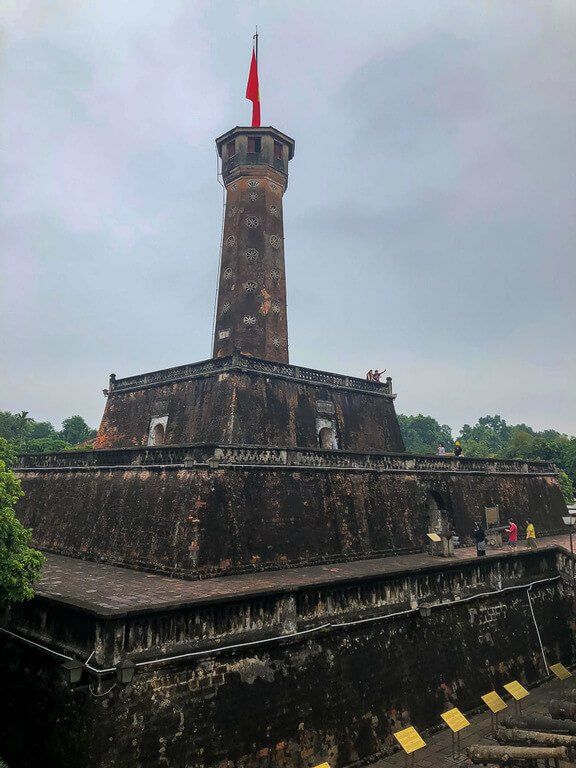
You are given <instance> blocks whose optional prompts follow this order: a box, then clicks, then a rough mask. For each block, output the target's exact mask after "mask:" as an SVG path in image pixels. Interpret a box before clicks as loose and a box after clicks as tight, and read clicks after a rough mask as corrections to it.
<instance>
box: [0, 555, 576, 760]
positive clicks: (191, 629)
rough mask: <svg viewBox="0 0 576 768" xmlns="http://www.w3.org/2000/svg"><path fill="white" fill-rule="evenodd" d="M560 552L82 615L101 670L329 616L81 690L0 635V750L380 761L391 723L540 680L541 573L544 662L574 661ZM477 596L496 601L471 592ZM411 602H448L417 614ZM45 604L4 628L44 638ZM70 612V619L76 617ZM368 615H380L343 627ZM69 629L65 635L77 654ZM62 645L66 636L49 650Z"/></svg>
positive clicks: (62, 755)
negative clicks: (197, 603)
mask: <svg viewBox="0 0 576 768" xmlns="http://www.w3.org/2000/svg"><path fill="white" fill-rule="evenodd" d="M566 561H567V557H566V555H563V554H559V553H558V551H557V550H548V551H542V552H534V553H532V552H530V553H522V554H518V555H509V556H506V557H503V558H498V559H492V558H489V559H488V560H484V561H481V560H479V561H475V562H473V563H455V564H453V566H452V567H450V568H447V569H446V568H441V567H438V568H430V569H425V570H422V571H421V572H416V573H414V572H411V573H404V574H394V575H393V576H390V577H385V576H382V577H379V578H371V579H368V580H365V581H363V582H361V583H356V584H342V585H340V586H336V585H332V586H330V587H320V588H308V589H304V590H302V591H300V592H298V593H294V594H271V595H269V596H267V597H265V598H258V599H247V600H242V601H237V602H235V603H230V602H227V603H222V604H219V605H214V606H202V607H198V608H193V607H188V608H184V607H183V608H182V609H174V610H172V611H170V612H166V613H164V614H147V613H146V612H145V611H143V612H140V614H133V615H129V616H121V615H119V616H118V617H117V618H114V617H110V618H107V619H103V618H100V619H99V618H98V617H90V618H89V619H88V620H87V621H86V622H85V624H84V627H85V629H86V636H85V638H84V643H85V648H84V651H83V653H82V651H80V653H79V655H80V656H81V657H83V658H87V657H88V655H89V653H90V652H91V651H92V650H94V649H96V650H97V655H96V657H95V658H94V659H93V663H95V664H97V665H100V666H106V665H109V664H111V663H115V662H116V661H118V659H119V658H122V657H124V656H125V655H128V656H129V657H130V658H132V659H133V660H134V661H136V662H139V661H145V660H151V659H154V658H157V657H158V656H159V655H164V654H169V655H172V654H174V653H184V652H186V651H187V650H195V649H199V648H202V647H207V648H212V649H213V648H215V647H218V646H229V645H231V644H241V643H245V642H248V641H255V640H256V641H257V640H259V639H260V640H261V639H265V638H266V637H270V636H277V635H281V634H285V633H288V632H294V631H295V630H299V631H300V630H302V629H307V628H311V627H320V626H322V625H324V624H326V623H329V624H330V625H331V626H330V627H327V628H325V629H322V630H320V631H318V632H313V633H311V634H305V635H301V636H297V637H286V638H284V639H281V640H278V641H275V642H272V643H266V644H259V645H252V646H248V647H246V646H245V647H239V648H236V649H229V650H222V651H221V652H210V653H208V654H207V655H206V656H203V657H200V658H194V659H191V658H188V659H183V660H181V661H173V662H170V663H168V664H167V665H152V666H147V667H146V666H144V667H139V668H138V670H137V673H136V675H135V677H134V680H133V682H132V683H131V684H130V685H129V686H127V687H120V686H116V687H114V688H112V690H110V689H111V686H112V685H113V683H114V677H113V676H112V677H107V678H104V679H102V680H101V681H100V683H98V682H96V681H94V680H92V681H91V683H90V684H91V686H92V692H91V691H90V689H89V688H88V687H87V686H86V683H87V682H88V681H87V680H85V681H84V682H83V684H81V685H80V686H79V687H78V689H77V690H75V691H70V690H69V689H66V688H65V687H64V686H63V685H62V684H61V682H59V679H58V670H57V664H58V662H57V661H53V660H52V659H51V658H50V657H49V656H46V655H42V656H41V655H39V654H38V652H37V651H29V650H27V649H26V648H25V647H23V646H22V645H21V644H17V643H13V642H12V641H6V639H5V638H4V637H1V636H0V663H1V664H2V670H3V676H4V679H3V682H4V683H5V684H6V687H5V689H4V690H5V691H6V692H7V693H5V694H3V696H4V704H5V705H6V709H5V713H4V716H3V717H2V718H0V743H1V744H2V747H3V749H4V750H5V757H6V758H7V759H8V761H9V764H13V765H18V766H19V768H32V766H35V765H37V764H49V765H50V766H51V768H62V767H63V766H65V767H66V768H68V766H74V768H88V766H89V767H90V768H112V767H114V768H116V766H119V765H127V766H130V767H131V768H150V766H151V765H162V766H165V767H166V768H216V767H218V768H221V767H222V766H226V767H227V768H273V767H274V768H275V767H276V766H285V767H286V768H301V767H302V766H303V765H313V764H316V763H319V762H322V761H324V760H328V761H329V762H330V764H331V765H334V766H338V767H341V766H345V765H348V764H349V763H352V762H354V761H355V760H358V759H363V758H375V757H376V756H377V755H378V754H379V753H380V752H382V751H386V750H388V749H390V747H391V746H392V743H393V739H392V735H391V733H392V731H393V730H396V729H397V728H398V726H399V725H404V724H408V723H412V724H414V725H416V726H417V727H420V728H427V727H430V726H436V725H438V723H439V716H440V712H442V711H443V710H444V709H446V708H447V707H448V706H451V705H455V706H458V707H460V708H461V709H463V710H468V709H470V708H474V707H477V706H478V705H479V697H480V695H481V694H483V693H486V692H487V691H489V690H491V689H492V688H494V687H501V686H502V684H503V683H505V682H508V681H509V680H510V679H515V678H517V679H519V680H521V681H522V682H523V683H525V684H529V683H534V682H536V681H537V680H539V679H542V678H544V677H545V668H544V664H543V660H542V656H541V652H540V648H539V644H538V639H537V635H536V630H535V626H534V623H533V620H532V616H531V613H530V609H529V606H528V598H527V586H528V585H529V584H530V583H531V582H541V583H537V584H535V585H534V586H533V587H532V589H531V591H530V594H531V598H532V601H533V607H534V613H535V616H536V621H537V622H538V626H539V629H540V632H541V636H542V641H543V644H544V648H545V652H546V654H547V658H548V662H549V663H552V662H553V661H556V660H562V661H563V662H564V663H571V662H573V661H574V660H575V659H576V657H575V654H574V649H575V647H574V636H573V631H572V626H573V622H574V620H575V611H574V591H573V587H570V586H568V585H567V584H566V583H565V581H564V580H562V579H558V578H557V577H558V575H559V572H560V571H564V572H566V571H567V570H569V568H568V564H567V562H566ZM510 588H512V589H510ZM503 589H504V590H508V591H502V590H503ZM487 591H493V592H494V594H493V595H489V596H482V597H475V595H484V593H486V592H487ZM414 600H417V601H418V602H421V601H422V600H428V601H431V602H433V603H436V604H438V603H441V602H442V603H444V604H443V605H438V606H437V607H435V608H433V610H432V614H431V616H430V617H428V618H423V617H421V615H420V614H419V612H418V610H413V609H411V605H413V604H414ZM288 603H290V604H291V606H292V608H291V610H286V605H287V604H288ZM51 610H52V608H51V606H50V605H49V604H47V603H46V602H45V601H44V602H41V603H38V604H34V603H33V604H29V605H27V606H21V607H20V608H19V610H18V612H17V615H16V616H15V618H14V624H13V626H12V628H13V629H14V631H17V632H26V631H27V633H28V634H29V636H32V637H35V638H40V639H42V640H44V641H45V640H46V635H45V630H43V627H45V626H46V625H48V626H50V624H51V621H50V619H49V614H50V611H51ZM58 610H63V608H62V606H59V607H58ZM405 610H407V611H408V613H407V614H406V615H400V616H392V615H391V616H389V617H386V618H383V617H384V615H385V614H394V613H397V612H399V611H405ZM69 613H70V616H71V617H72V626H75V625H76V626H80V625H79V624H77V622H76V621H75V620H74V616H75V615H78V616H81V615H82V613H81V612H79V611H78V609H70V610H69ZM194 613H195V615H196V618H194V617H193V614H194ZM367 618H368V619H369V618H373V619H375V620H374V621H368V622H364V623H354V622H355V621H356V622H358V621H361V620H363V619H367ZM57 623H58V624H62V621H61V618H60V617H59V618H58V621H57ZM338 625H340V626H338ZM198 630H201V631H200V633H199V632H198ZM43 632H44V634H43ZM79 639H80V638H79V635H78V633H77V631H76V630H74V629H72V630H71V638H70V644H71V646H72V647H73V648H74V650H78V642H79ZM66 642H67V641H66V639H65V638H64V637H62V636H61V637H60V642H59V644H58V645H59V647H61V648H64V649H66V648H67V644H66ZM53 647H54V646H53ZM106 691H110V692H109V693H108V695H104V696H102V697H100V698H96V697H95V696H94V694H102V693H105V692H106ZM23 712H26V713H27V717H26V718H23V717H22V713H23ZM30 722H33V723H34V724H35V728H34V739H30V738H29V723H30ZM26 735H28V738H27V737H26ZM40 757H42V758H43V760H44V763H42V762H40V763H39V762H38V760H39V758H40ZM10 760H12V762H10ZM46 761H48V762H47V763H46Z"/></svg>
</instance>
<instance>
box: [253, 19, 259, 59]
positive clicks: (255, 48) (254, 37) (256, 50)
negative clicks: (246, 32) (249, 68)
mask: <svg viewBox="0 0 576 768" xmlns="http://www.w3.org/2000/svg"><path fill="white" fill-rule="evenodd" d="M252 40H255V41H256V45H255V46H254V51H255V53H256V64H258V27H256V34H255V35H253V36H252Z"/></svg>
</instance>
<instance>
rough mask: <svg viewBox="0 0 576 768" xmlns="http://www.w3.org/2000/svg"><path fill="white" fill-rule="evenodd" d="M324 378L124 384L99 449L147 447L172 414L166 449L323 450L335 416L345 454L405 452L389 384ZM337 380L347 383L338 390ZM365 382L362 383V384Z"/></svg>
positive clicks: (221, 377) (217, 376)
mask: <svg viewBox="0 0 576 768" xmlns="http://www.w3.org/2000/svg"><path fill="white" fill-rule="evenodd" d="M287 370H292V369H291V368H287ZM293 370H298V369H293ZM323 376H324V378H326V383H325V384H322V383H321V382H313V381H306V380H304V379H302V378H297V377H294V376H292V377H291V376H285V377H281V376H274V375H272V376H271V375H266V374H265V373H264V372H259V371H255V370H250V371H248V370H247V371H244V372H242V371H241V370H224V371H222V372H215V373H210V374H206V375H193V376H192V377H188V378H183V379H181V380H176V381H166V382H162V381H158V382H156V383H154V384H144V385H142V384H138V383H137V384H136V385H135V386H133V387H122V386H120V385H118V386H117V387H116V388H113V389H111V391H110V394H109V395H108V399H107V402H106V409H105V411H104V416H103V418H102V423H101V425H100V429H99V431H98V436H97V438H96V442H95V447H96V448H99V449H101V448H116V447H128V446H135V445H146V443H147V441H148V434H149V429H150V421H151V419H152V418H153V417H162V416H167V417H168V419H167V424H166V433H165V443H166V444H170V445H188V444H192V443H209V442H215V443H220V444H221V445H271V446H273V445H283V446H287V447H296V446H299V447H302V448H318V447H319V442H318V440H319V438H318V426H317V425H318V421H317V420H318V418H328V419H329V420H333V421H334V425H335V429H336V439H337V443H338V447H339V448H340V449H342V450H354V451H403V450H404V442H403V440H402V435H401V433H400V428H399V425H398V420H397V418H396V413H395V410H394V401H393V399H392V397H390V396H388V395H387V394H386V392H387V389H386V386H387V385H386V384H382V385H381V386H378V385H372V388H371V389H366V391H359V390H357V389H355V388H354V381H355V380H353V379H345V377H336V376H333V375H332V374H324V375H323ZM332 379H334V380H335V381H342V382H347V384H346V385H344V383H342V385H338V386H336V385H332V384H331V383H329V382H330V381H331V380H332ZM144 380H146V379H144ZM364 384H365V383H364V382H363V381H361V380H359V381H358V386H361V385H362V386H364Z"/></svg>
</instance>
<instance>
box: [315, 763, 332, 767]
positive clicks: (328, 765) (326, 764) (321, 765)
mask: <svg viewBox="0 0 576 768" xmlns="http://www.w3.org/2000/svg"><path fill="white" fill-rule="evenodd" d="M314 768H330V763H320V764H319V765H315V766H314Z"/></svg>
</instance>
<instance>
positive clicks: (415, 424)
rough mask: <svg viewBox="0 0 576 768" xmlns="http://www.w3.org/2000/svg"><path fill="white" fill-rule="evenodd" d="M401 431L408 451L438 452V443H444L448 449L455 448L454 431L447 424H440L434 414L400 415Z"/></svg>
mask: <svg viewBox="0 0 576 768" xmlns="http://www.w3.org/2000/svg"><path fill="white" fill-rule="evenodd" d="M398 422H399V424H400V431H401V432H402V437H403V438H404V444H405V446H406V450H407V451H408V453H423V454H430V453H436V451H437V450H438V445H439V444H440V443H444V447H445V448H446V450H447V451H451V450H452V448H453V443H452V432H451V430H450V427H449V426H448V425H447V424H442V425H440V424H439V423H438V422H437V421H436V419H434V418H432V416H423V415H422V414H421V413H419V414H418V415H417V416H404V415H402V414H399V415H398Z"/></svg>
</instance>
